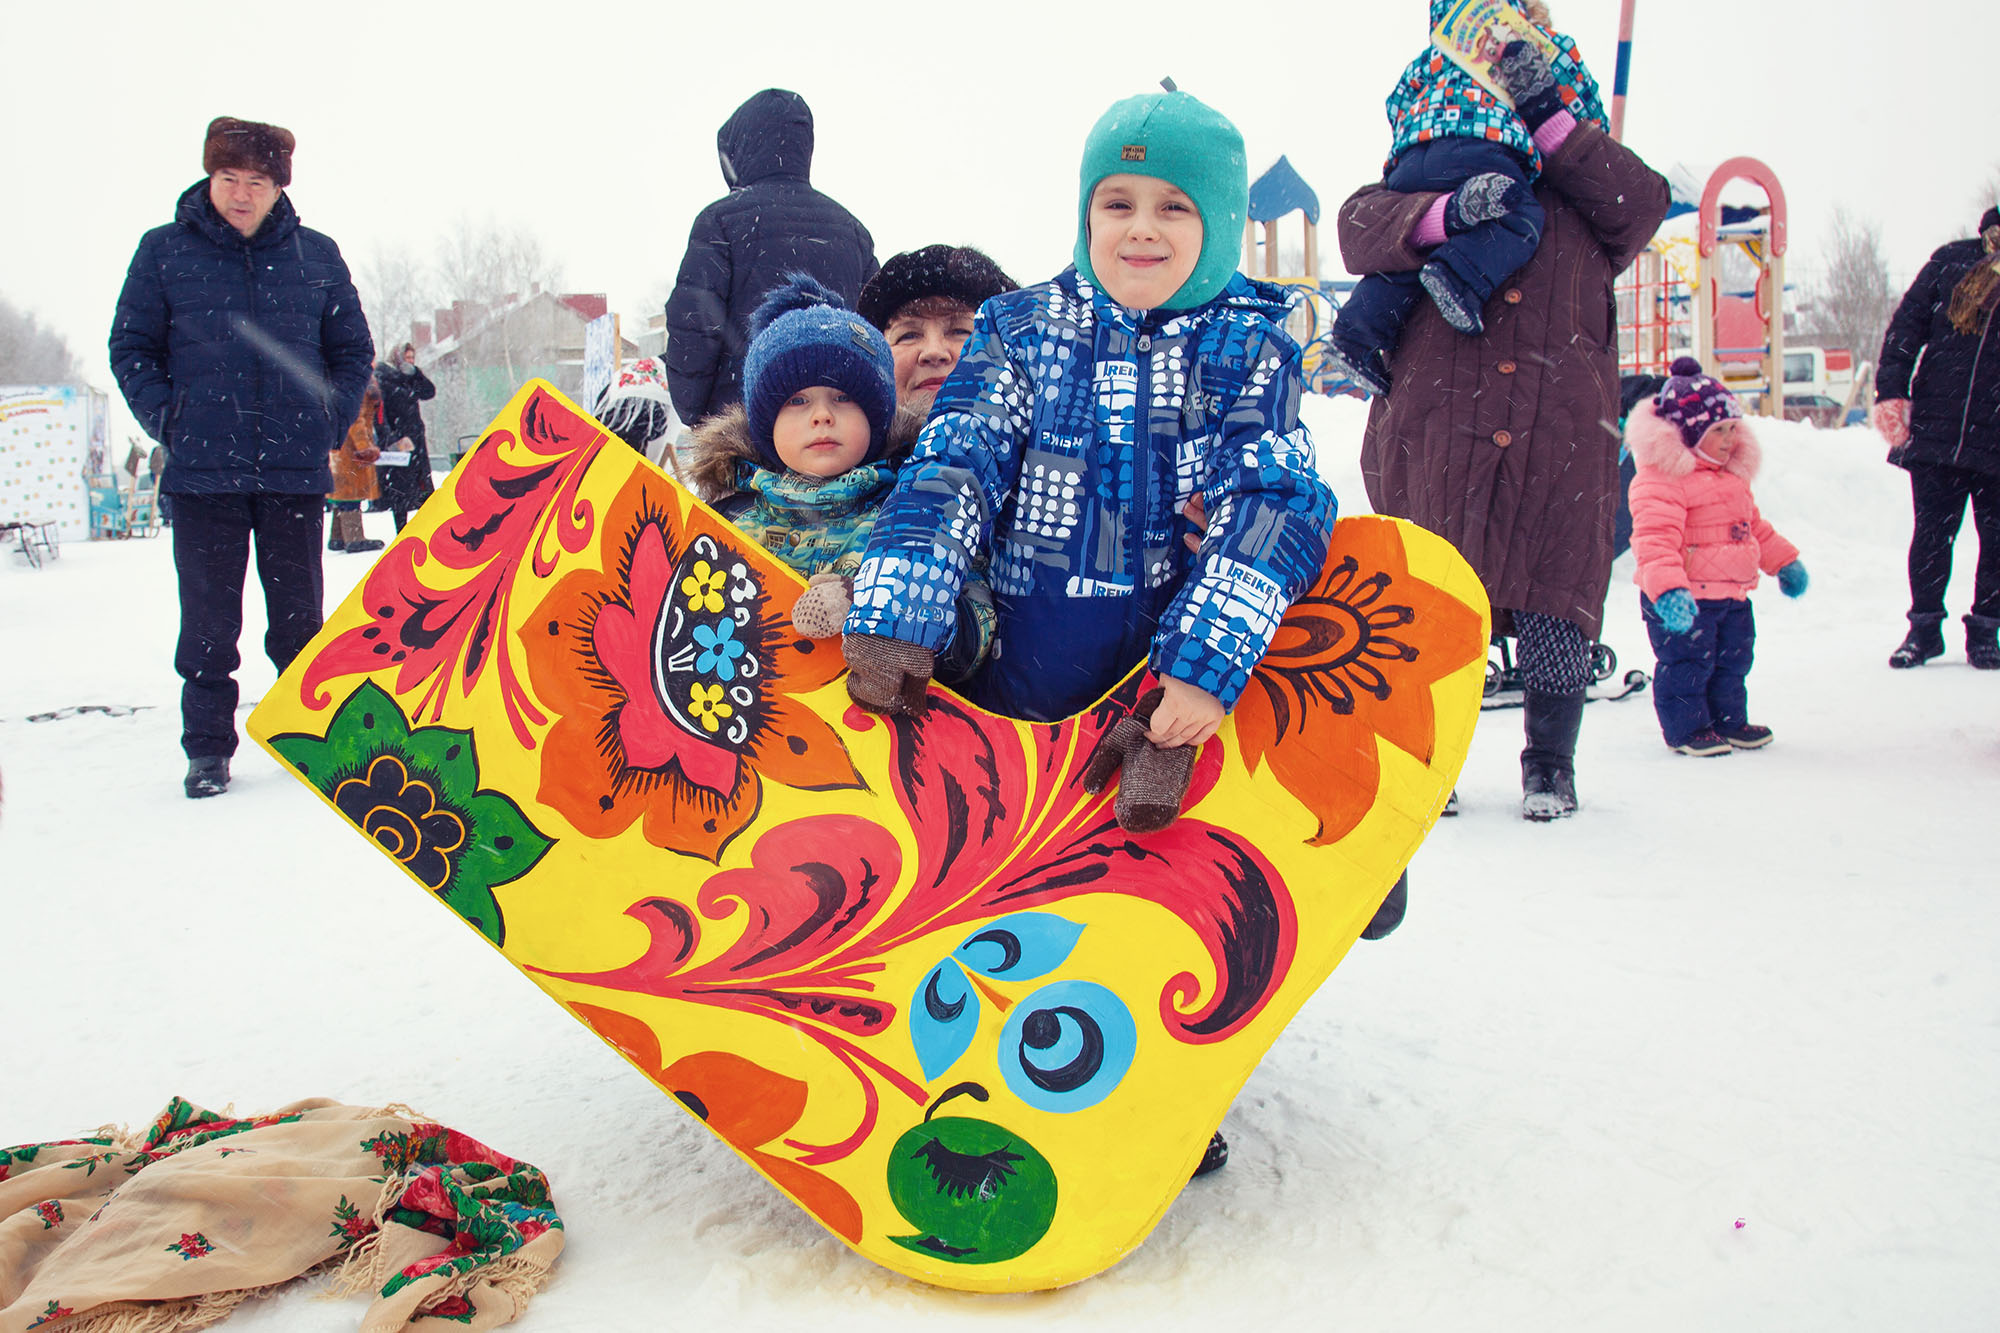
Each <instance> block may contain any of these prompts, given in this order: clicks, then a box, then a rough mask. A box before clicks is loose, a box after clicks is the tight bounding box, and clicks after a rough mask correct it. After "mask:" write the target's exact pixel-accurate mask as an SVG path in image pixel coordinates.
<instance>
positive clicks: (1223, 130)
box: [1074, 92, 1250, 310]
mask: <svg viewBox="0 0 2000 1333" xmlns="http://www.w3.org/2000/svg"><path fill="white" fill-rule="evenodd" d="M1121 173H1130V174H1131V175H1134V176H1152V177H1154V178H1156V179H1158V180H1163V181H1166V182H1167V183H1168V184H1169V185H1173V186H1175V187H1177V188H1178V189H1179V190H1180V191H1181V192H1182V193H1183V194H1185V195H1187V197H1188V198H1189V199H1192V200H1193V201H1194V206H1195V208H1197V209H1198V210H1200V212H1201V258H1200V259H1198V260H1196V261H1195V266H1194V272H1193V273H1191V274H1189V275H1188V280H1187V281H1186V282H1184V283H1182V284H1181V289H1180V290H1179V291H1177V292H1175V293H1174V294H1173V295H1172V296H1170V297H1168V298H1167V299H1166V301H1165V302H1164V303H1162V305H1161V307H1160V308H1161V309H1162V310H1192V309H1193V308H1194V307H1196V306H1198V305H1201V304H1202V303H1203V302H1205V301H1210V300H1213V299H1214V298H1215V296H1216V295H1217V294H1218V293H1220V292H1221V291H1222V289H1223V288H1224V287H1225V286H1227V285H1228V283H1229V278H1230V275H1231V274H1233V273H1235V272H1236V262H1237V258H1238V256H1240V255H1241V254H1242V252H1243V216H1244V214H1245V213H1246V212H1247V211H1248V210H1249V207H1250V167H1249V162H1248V160H1247V159H1246V158H1245V157H1244V155H1243V135H1242V133H1241V132H1240V131H1239V130H1238V129H1237V128H1236V127H1235V126H1234V125H1232V124H1230V123H1229V118H1228V117H1227V116H1225V115H1223V114H1222V113H1221V112H1219V111H1217V110H1215V109H1214V108H1213V107H1211V106H1208V105H1207V104H1205V103H1203V102H1202V101H1200V100H1199V99H1197V98H1195V97H1193V96H1191V95H1189V94H1187V93H1183V92H1164V93H1142V94H1140V95H1139V96H1138V97H1128V98H1126V99H1125V100H1124V101H1122V102H1114V103H1112V105H1111V109H1110V110H1109V111H1107V112H1105V113H1104V114H1103V115H1102V116H1100V117H1098V120H1097V124H1095V125H1093V126H1092V127H1091V130H1090V137H1089V138H1087V139H1085V140H1084V141H1083V170H1082V172H1081V174H1080V176H1079V183H1080V186H1081V190H1080V193H1079V196H1078V199H1077V208H1076V254H1075V256H1074V257H1075V260H1076V268H1077V272H1079V273H1082V274H1083V275H1085V276H1086V277H1088V278H1089V279H1090V280H1091V281H1092V282H1097V274H1096V272H1095V271H1094V270H1092V268H1091V267H1090V196H1091V194H1092V192H1093V191H1095V190H1096V189H1097V183H1098V182H1099V181H1101V180H1103V179H1104V178H1105V177H1106V176H1116V175H1119V174H1121ZM1098 285H1099V286H1102V285H1103V284H1102V283H1098Z"/></svg>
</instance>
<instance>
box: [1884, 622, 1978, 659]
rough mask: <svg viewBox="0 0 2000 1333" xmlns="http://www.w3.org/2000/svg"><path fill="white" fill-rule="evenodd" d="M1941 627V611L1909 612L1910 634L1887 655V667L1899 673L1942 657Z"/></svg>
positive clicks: (1942, 639)
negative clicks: (1893, 668)
mask: <svg viewBox="0 0 2000 1333" xmlns="http://www.w3.org/2000/svg"><path fill="white" fill-rule="evenodd" d="M1943 625H1944V612H1942V611H1912V612H1910V632H1909V633H1908V634H1906V635H1904V636H1903V641H1902V642H1901V643H1900V644H1898V645H1896V651H1895V652H1893V653H1890V654H1889V665H1890V666H1892V667H1895V668H1896V669H1897V670H1898V671H1901V670H1904V669H1905V668H1908V667H1914V666H1922V665H1923V664H1924V663H1926V662H1928V661H1930V660H1931V659H1932V658H1933V657H1942V656H1944V629H1943ZM1968 633H1969V631H1968Z"/></svg>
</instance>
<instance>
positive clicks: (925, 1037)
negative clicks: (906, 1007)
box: [910, 958, 979, 1080]
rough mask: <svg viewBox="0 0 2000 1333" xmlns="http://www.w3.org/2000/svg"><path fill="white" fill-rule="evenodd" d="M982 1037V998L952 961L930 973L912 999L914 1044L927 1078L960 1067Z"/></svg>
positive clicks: (911, 1023)
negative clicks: (980, 1028)
mask: <svg viewBox="0 0 2000 1333" xmlns="http://www.w3.org/2000/svg"><path fill="white" fill-rule="evenodd" d="M978 1034H979V996H978V994H977V993H976V992H974V991H973V989H972V987H971V986H970V985H969V984H967V982H966V980H965V976H964V974H963V973H961V972H960V971H959V970H958V968H957V966H956V965H954V964H953V963H952V961H951V960H950V959H948V958H947V959H946V960H945V961H944V962H942V963H939V964H938V965H937V966H936V967H934V968H932V969H931V970H930V974H929V975H928V976H926V977H925V978H924V981H923V984H922V985H921V986H918V987H917V993H916V994H915V995H914V996H912V997H910V1042H911V1044H912V1045H914V1046H915V1047H916V1048H917V1062H918V1063H919V1064H921V1065H922V1066H923V1067H924V1078H925V1079H927V1080H928V1079H934V1078H936V1077H937V1076H938V1075H939V1074H942V1073H943V1072H944V1071H945V1070H947V1069H949V1068H951V1067H952V1066H953V1065H955V1064H957V1063H958V1058H959V1057H960V1056H961V1055H964V1054H965V1052H966V1049H967V1048H968V1047H970V1046H971V1045H972V1039H973V1038H974V1037H975V1036H977V1035H978Z"/></svg>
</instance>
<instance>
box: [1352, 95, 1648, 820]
mask: <svg viewBox="0 0 2000 1333" xmlns="http://www.w3.org/2000/svg"><path fill="white" fill-rule="evenodd" d="M1520 63H1523V64H1530V65H1531V64H1532V62H1520ZM1543 64H1544V69H1543V71H1542V73H1543V74H1544V76H1546V74H1547V71H1546V62H1543ZM1517 67H1518V66H1517ZM1528 73H1529V75H1530V76H1532V74H1533V71H1532V69H1530V70H1529V71H1528ZM1514 101H1515V105H1516V106H1517V107H1518V108H1520V109H1521V111H1522V116H1523V119H1524V120H1526V121H1527V122H1528V125H1529V128H1530V130H1532V131H1533V132H1534V133H1535V136H1536V143H1537V145H1538V146H1540V147H1541V148H1542V153H1543V158H1544V163H1543V168H1542V174H1541V176H1540V178H1539V179H1538V180H1537V181H1536V182H1535V195H1536V197H1537V198H1538V199H1539V200H1540V201H1541V204H1542V207H1543V209H1544V210H1545V211H1546V213H1547V220H1546V223H1545V225H1544V227H1543V230H1542V240H1541V247H1540V249H1538V250H1537V251H1536V252H1535V257H1534V258H1533V259H1531V260H1530V261H1529V262H1528V263H1527V264H1526V265H1524V266H1523V267H1522V268H1521V269H1520V270H1519V271H1518V272H1516V273H1515V274H1514V275H1513V277H1512V278H1511V279H1510V280H1508V281H1506V282H1504V283H1502V284H1501V287H1500V290H1499V292H1498V293H1497V294H1496V295H1495V296H1494V297H1493V299H1492V300H1491V301H1489V302H1487V305H1486V308H1485V311H1484V318H1485V325H1486V329H1485V332H1484V333H1483V334H1480V335H1477V336H1473V337H1467V336H1465V335H1463V334H1460V333H1457V332H1455V331H1453V330H1452V329H1451V327H1450V326H1448V325H1447V324H1446V323H1445V322H1444V319H1443V318H1442V317H1441V316H1440V315H1439V314H1438V312H1437V309H1436V307H1435V306H1434V305H1433V304H1432V303H1431V302H1428V301H1424V302H1419V303H1418V305H1417V308H1416V310H1415V311H1414V313H1413V314H1412V315H1411V317H1410V320H1409V322H1408V324H1407V325H1406V326H1405V328H1404V331H1403V338H1402V343H1401V346H1400V347H1399V348H1398V350H1397V353H1396V359H1395V363H1394V365H1393V366H1391V368H1390V369H1391V371H1392V374H1393V382H1394V387H1393V389H1392V390H1391V392H1390V394H1389V396H1388V397H1386V398H1377V399H1376V400H1375V403H1374V406H1373V408H1372V409H1371V410H1370V412H1369V416H1368V431H1367V435H1366V436H1365V438H1364V440H1363V443H1362V448H1361V467H1362V476H1363V480H1364V482H1365V484H1366V486H1367V489H1368V498H1369V501H1370V502H1371V503H1372V504H1373V505H1374V507H1375V509H1376V510H1377V511H1378V512H1381V513H1384V514H1393V515H1396V516H1398V517H1401V518H1407V519H1410V520H1412V521H1413V522H1416V523H1419V524H1421V525H1422V526H1424V527H1426V528H1429V529H1430V530H1431V531H1433V532H1436V533H1439V534H1441V535H1443V536H1444V537H1446V538H1447V539H1449V540H1450V541H1451V543H1452V544H1453V545H1454V546H1456V547H1458V549H1459V551H1460V552H1461V553H1463V554H1464V556H1465V558H1466V559H1467V560H1468V561H1469V562H1470V563H1471V565H1472V567H1473V568H1474V569H1475V570H1477V571H1478V573H1479V577H1480V581H1481V582H1482V583H1484V584H1485V585H1486V593H1487V596H1488V597H1489V598H1491V599H1492V602H1493V607H1494V628H1495V629H1496V631H1499V632H1503V633H1504V632H1507V631H1509V630H1511V631H1512V632H1513V633H1514V634H1515V635H1516V636H1518V638H1519V640H1520V666H1521V674H1522V678H1523V683H1524V684H1525V685H1526V686H1527V691H1526V707H1525V708H1524V709H1523V713H1524V715H1525V726H1526V731H1527V748H1525V749H1524V750H1522V752H1521V784H1522V791H1523V798H1522V814H1523V816H1524V817H1526V818H1528V819H1533V820H1548V819H1559V818H1563V817H1565V816H1568V815H1570V814H1572V813H1574V812H1575V810H1576V781H1575V755H1576V738H1577V733H1578V731H1579V730H1580V729H1581V727H1582V723H1583V703H1584V687H1585V685H1586V684H1587V683H1588V679H1589V659H1590V644H1591V642H1592V640H1594V639H1595V638H1596V637H1597V634H1598V631H1599V629H1600V627H1601V626H1602V623H1603V616H1604V594H1605V591H1606V589H1607V587H1608V585H1609V584H1610V581H1611V559H1612V535H1611V534H1612V524H1613V520H1614V518H1615V513H1616V508H1617V497H1618V424H1617V423H1618V346H1617V336H1618V335H1617V328H1616V318H1615V312H1614V307H1613V304H1612V295H1611V284H1612V280H1613V279H1614V278H1616V277H1617V275H1618V274H1619V273H1620V272H1621V271H1623V269H1624V268H1625V266H1626V265H1628V264H1630V263H1631V262H1632V260H1633V259H1634V258H1635V257H1636V256H1637V255H1638V253H1639V252H1640V251H1641V250H1643V249H1644V248H1645V246H1646V242H1647V241H1649V240H1650V239H1652V236H1653V233H1654V232H1655V231H1656V230H1658V228H1659V225H1660V222H1661V221H1662V219H1664V218H1665V216H1666V211H1667V183H1666V181H1665V180H1664V179H1663V178H1662V177H1661V176H1659V175H1658V174H1657V173H1655V172H1654V171H1652V170H1651V169H1650V168H1648V167H1647V166H1646V164H1645V163H1644V162H1642V161H1640V160H1639V158H1638V156H1637V155H1635V154H1634V153H1632V152H1631V151H1630V150H1629V149H1627V148H1625V147H1624V146H1623V145H1621V144H1619V143H1618V142H1617V141H1616V140H1615V139H1613V138H1611V136H1610V135H1608V134H1606V133H1605V132H1604V131H1603V130H1601V129H1599V128H1597V127H1596V126H1595V125H1592V124H1584V123H1578V122H1577V121H1576V120H1575V119H1574V118H1573V117H1571V116H1570V114H1569V112H1568V111H1566V110H1556V111H1553V112H1552V113H1548V114H1545V115H1543V116H1541V117H1540V118H1539V119H1538V118H1537V117H1536V116H1535V115H1533V114H1531V108H1532V107H1534V106H1535V104H1536V103H1537V101H1538V99H1537V98H1536V97H1535V89H1534V88H1533V87H1532V86H1530V87H1524V88H1523V89H1520V90H1515V97H1514ZM1461 188H1463V187H1461ZM1446 197H1447V196H1444V195H1440V194H1435V193H1422V194H1400V193H1397V192H1395V191H1392V190H1389V189H1386V188H1384V187H1383V186H1381V185H1370V186H1366V187H1364V188H1362V189H1361V190H1359V191H1357V192H1355V194H1354V195H1352V196H1351V197H1350V198H1349V199H1348V200H1347V201H1346V202H1345V203H1344V204H1342V205H1341V208H1340V249H1341V255H1342V257H1343V259H1344V260H1345V262H1346V264H1347V268H1348V270H1349V271H1350V272H1354V273H1387V272H1402V271H1409V270H1414V269H1418V268H1421V267H1422V266H1423V263H1424V259H1425V257H1426V253H1427V250H1428V246H1429V244H1434V243H1435V236H1434V232H1435V228H1436V225H1437V223H1436V218H1437V214H1436V212H1434V209H1435V208H1436V207H1437V206H1439V205H1441V204H1442V202H1443V200H1444V199H1445V198H1446ZM1427 222H1428V225H1426V224H1427ZM1427 242H1428V244H1427Z"/></svg>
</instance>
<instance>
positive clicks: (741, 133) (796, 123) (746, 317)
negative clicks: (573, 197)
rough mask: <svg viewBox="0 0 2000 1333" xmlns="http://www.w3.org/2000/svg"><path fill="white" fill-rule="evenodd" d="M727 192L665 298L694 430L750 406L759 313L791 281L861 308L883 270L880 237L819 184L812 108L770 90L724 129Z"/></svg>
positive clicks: (694, 237)
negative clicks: (869, 284)
mask: <svg viewBox="0 0 2000 1333" xmlns="http://www.w3.org/2000/svg"><path fill="white" fill-rule="evenodd" d="M715 146H716V150H717V152H718V153H719V154H720V156H721V159H722V178H723V180H725V181H727V182H728V184H729V193H728V194H727V195H725V196H723V197H722V198H720V199H718V200H716V201H715V202H714V203H712V204H710V205H709V206H708V207H707V208H704V209H703V210H702V211H701V214H700V216H698V217H696V218H695V220H694V227H693V229H692V230H691V231H690V232H689V234H688V245H687V253H686V254H685V255H684V256H683V257H682V258H681V268H680V275H679V277H677V278H676V279H675V281H674V290H673V294H672V295H671V296H669V297H668V298H667V386H668V388H669V390H670V391H671V392H672V394H673V400H674V411H675V412H676V413H678V414H679V416H680V419H681V420H682V421H684V422H686V423H687V424H688V425H690V426H692V425H695V424H696V423H698V422H699V421H700V420H701V419H702V418H703V417H706V416H709V415H711V414H713V413H716V412H720V411H721V410H722V409H723V408H725V407H728V406H729V405H730V404H731V403H736V402H741V401H742V399H743V382H742V381H743V351H744V349H745V348H746V347H748V346H749V343H750V336H749V329H750V316H751V313H752V312H753V311H755V310H756V309H757V306H758V305H759V304H760V303H761V302H762V301H763V299H764V297H765V295H766V294H767V293H769V292H771V291H772V290H773V289H775V288H777V287H778V286H780V285H781V284H782V283H783V282H784V280H785V276H786V275H787V274H790V273H806V274H809V275H811V276H812V277H814V278H817V279H818V280H819V281H820V282H822V283H824V284H825V285H826V286H827V287H829V288H830V289H832V290H833V291H834V292H835V293H836V294H838V295H839V297H840V299H841V300H843V301H846V302H848V303H849V304H852V303H853V302H854V300H855V298H856V297H858V296H859V295H860V293H861V284H863V283H864V282H866V281H868V279H869V278H871V277H872V276H874V273H875V240H874V238H873V237H871V236H870V235H869V234H868V229H867V228H866V227H864V226H862V225H861V223H860V222H858V221H857V220H856V219H855V217H854V215H853V214H852V213H849V212H848V211H847V210H846V209H844V208H842V207H841V206H840V205H839V204H837V203H835V202H834V201H833V200H832V199H830V198H828V197H827V196H826V195H823V194H821V193H820V192H819V191H818V190H815V189H814V188H813V187H812V183H811V174H812V153H813V120H812V108H810V107H808V106H807V105H806V101H805V99H804V98H803V97H800V96H799V95H798V94H797V93H794V92H787V91H785V90H784V89H782V88H766V89H765V90H764V91H763V92H761V93H758V94H756V95H755V96H753V97H752V98H750V100H749V101H747V102H745V103H744V104H743V105H742V106H739V107H737V108H736V111H735V113H734V114H733V115H731V116H730V117H729V119H728V120H727V121H725V122H724V123H723V126H722V128H721V129H720V130H719V131H717V132H716V136H715Z"/></svg>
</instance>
